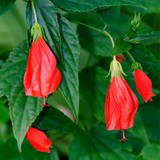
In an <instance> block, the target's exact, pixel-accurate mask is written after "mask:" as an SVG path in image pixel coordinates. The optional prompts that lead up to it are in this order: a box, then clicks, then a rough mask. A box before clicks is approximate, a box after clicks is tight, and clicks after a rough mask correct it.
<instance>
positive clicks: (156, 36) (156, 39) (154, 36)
mask: <svg viewBox="0 0 160 160" xmlns="http://www.w3.org/2000/svg"><path fill="white" fill-rule="evenodd" d="M132 40H135V41H138V42H141V43H143V44H146V45H147V44H152V43H160V31H154V32H152V33H147V34H141V35H138V36H136V37H135V38H133V39H131V41H132Z"/></svg>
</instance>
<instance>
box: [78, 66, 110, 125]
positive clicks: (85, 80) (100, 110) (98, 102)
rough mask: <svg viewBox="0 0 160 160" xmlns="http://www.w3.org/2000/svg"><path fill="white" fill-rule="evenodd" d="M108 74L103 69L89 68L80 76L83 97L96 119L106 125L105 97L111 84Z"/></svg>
mask: <svg viewBox="0 0 160 160" xmlns="http://www.w3.org/2000/svg"><path fill="white" fill-rule="evenodd" d="M107 74H108V72H107V71H106V70H104V69H103V68H101V67H89V68H86V69H84V70H83V71H82V72H81V73H80V75H79V78H80V94H81V96H82V97H83V99H84V100H85V102H86V104H87V105H88V106H89V107H90V108H91V109H92V111H93V113H94V115H95V116H96V118H97V119H98V120H101V121H103V122H104V123H105V117H104V106H105V97H106V94H107V89H108V87H109V84H110V79H109V78H105V76H106V75H107Z"/></svg>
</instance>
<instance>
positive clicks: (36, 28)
mask: <svg viewBox="0 0 160 160" xmlns="http://www.w3.org/2000/svg"><path fill="white" fill-rule="evenodd" d="M31 37H32V38H33V39H32V42H33V41H35V42H37V40H38V38H39V37H41V38H42V39H44V40H45V41H47V38H46V36H45V33H44V29H43V27H42V26H41V25H40V24H38V23H35V24H34V25H33V26H32V28H31Z"/></svg>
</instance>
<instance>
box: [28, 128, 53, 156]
mask: <svg viewBox="0 0 160 160" xmlns="http://www.w3.org/2000/svg"><path fill="white" fill-rule="evenodd" d="M25 137H26V138H27V140H28V141H29V142H30V144H31V145H32V146H33V147H34V148H35V149H36V150H38V151H41V152H48V153H50V150H49V148H52V146H51V145H52V142H51V141H50V139H49V138H48V137H47V136H46V135H45V134H44V133H43V132H42V131H40V130H38V129H35V128H32V127H29V130H28V132H27V133H26V136H25Z"/></svg>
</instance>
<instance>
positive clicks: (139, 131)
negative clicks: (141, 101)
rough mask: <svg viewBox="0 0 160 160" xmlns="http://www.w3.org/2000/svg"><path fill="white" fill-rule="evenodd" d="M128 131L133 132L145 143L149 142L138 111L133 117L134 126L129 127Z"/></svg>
mask: <svg viewBox="0 0 160 160" xmlns="http://www.w3.org/2000/svg"><path fill="white" fill-rule="evenodd" d="M128 131H129V132H131V133H132V134H134V135H135V136H136V137H137V138H139V139H141V140H143V141H144V142H145V143H146V144H149V140H148V137H147V133H146V130H145V127H144V125H143V122H142V120H141V117H140V115H139V113H138V111H137V113H136V116H135V119H134V126H133V127H132V128H129V129H128Z"/></svg>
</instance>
